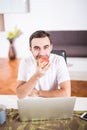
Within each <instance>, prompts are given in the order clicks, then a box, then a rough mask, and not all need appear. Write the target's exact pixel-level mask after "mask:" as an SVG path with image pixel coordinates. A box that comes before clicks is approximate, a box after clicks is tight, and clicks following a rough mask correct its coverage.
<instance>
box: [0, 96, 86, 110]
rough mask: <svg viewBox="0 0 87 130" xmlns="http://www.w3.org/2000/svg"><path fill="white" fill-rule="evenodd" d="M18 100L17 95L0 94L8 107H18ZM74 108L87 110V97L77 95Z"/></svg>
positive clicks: (3, 102) (1, 100) (0, 98)
mask: <svg viewBox="0 0 87 130" xmlns="http://www.w3.org/2000/svg"><path fill="white" fill-rule="evenodd" d="M17 100H18V98H17V96H16V95H15V96H14V95H0V104H3V105H5V106H6V107H7V108H14V109H17V108H18V107H17ZM74 110H75V111H87V98H84V97H77V98H76V103H75V107H74Z"/></svg>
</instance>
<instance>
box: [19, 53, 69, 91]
mask: <svg viewBox="0 0 87 130" xmlns="http://www.w3.org/2000/svg"><path fill="white" fill-rule="evenodd" d="M49 60H50V64H51V66H50V68H49V69H48V70H47V72H46V74H45V75H44V76H43V77H41V78H40V79H39V81H38V82H37V84H36V86H35V88H36V89H37V90H54V89H58V88H59V87H60V86H59V84H60V83H62V82H64V81H67V80H70V77H69V72H68V69H67V66H66V62H65V60H64V58H63V57H62V56H59V55H56V54H50V57H49ZM36 67H37V66H36V61H35V59H34V57H33V56H30V57H28V58H25V59H23V60H21V62H20V65H19V72H18V80H22V81H28V80H29V79H30V77H31V76H32V75H33V74H34V73H35V70H36Z"/></svg>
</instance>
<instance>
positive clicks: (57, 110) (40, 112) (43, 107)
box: [17, 97, 76, 121]
mask: <svg viewBox="0 0 87 130" xmlns="http://www.w3.org/2000/svg"><path fill="white" fill-rule="evenodd" d="M75 99H76V98H75V97H62V98H60V97H59V98H42V97H29V98H27V99H21V100H18V101H17V103H18V111H19V116H20V120H21V121H29V120H46V119H65V118H71V117H72V114H73V110H74V105H75Z"/></svg>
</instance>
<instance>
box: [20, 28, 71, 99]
mask: <svg viewBox="0 0 87 130" xmlns="http://www.w3.org/2000/svg"><path fill="white" fill-rule="evenodd" d="M29 44H30V51H31V52H32V55H31V56H30V57H29V58H26V59H24V60H22V61H21V63H20V66H19V72H18V81H17V96H18V98H25V97H26V96H40V97H46V98H47V97H64V96H70V95H71V82H70V77H69V73H68V70H67V66H66V63H65V60H64V58H63V57H62V56H58V55H56V54H51V51H52V47H53V45H52V43H51V40H50V35H49V34H48V33H47V32H45V31H41V30H39V31H36V32H34V33H33V34H32V35H31V36H30V41H29ZM43 57H44V59H45V61H43V59H42V60H41V58H43Z"/></svg>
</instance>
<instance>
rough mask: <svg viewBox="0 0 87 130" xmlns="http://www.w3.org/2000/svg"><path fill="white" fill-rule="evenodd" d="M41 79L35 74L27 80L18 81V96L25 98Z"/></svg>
mask: <svg viewBox="0 0 87 130" xmlns="http://www.w3.org/2000/svg"><path fill="white" fill-rule="evenodd" d="M38 80H39V76H38V75H37V73H36V74H34V75H33V76H32V77H31V78H30V79H29V80H28V81H27V82H24V81H20V80H18V81H17V88H16V94H17V96H18V98H24V97H26V96H28V95H29V94H30V93H31V91H32V90H33V89H34V87H35V85H36V83H37V82H38Z"/></svg>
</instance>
